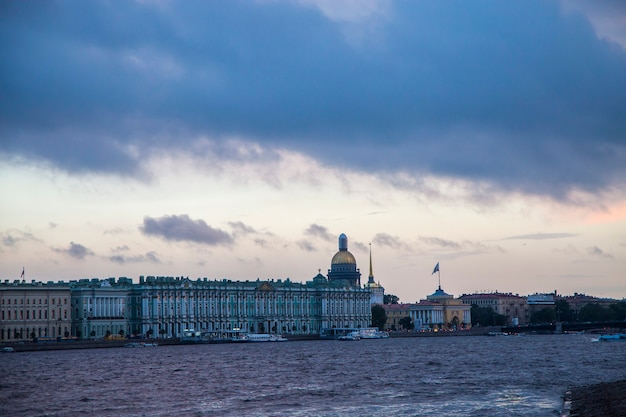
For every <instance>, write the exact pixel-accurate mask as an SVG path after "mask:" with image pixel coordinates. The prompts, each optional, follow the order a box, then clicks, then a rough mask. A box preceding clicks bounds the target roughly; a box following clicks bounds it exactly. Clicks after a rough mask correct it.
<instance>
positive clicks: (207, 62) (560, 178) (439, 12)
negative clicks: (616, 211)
mask: <svg viewBox="0 0 626 417" xmlns="http://www.w3.org/2000/svg"><path fill="white" fill-rule="evenodd" d="M2 7H3V11H2V13H0V45H1V48H2V52H0V59H1V67H0V75H1V77H0V91H1V94H2V96H1V97H2V100H0V126H1V127H0V152H4V153H5V154H8V155H11V156H22V157H24V156H25V157H28V158H31V159H33V160H42V161H47V162H51V163H53V164H55V165H57V166H59V167H61V168H63V169H66V170H68V171H71V172H84V171H97V172H110V173H118V174H121V175H137V174H138V172H139V166H140V163H141V158H142V157H146V156H149V155H150V152H151V151H155V150H159V149H162V148H164V147H165V148H167V147H181V148H184V147H187V146H189V144H190V142H191V141H192V140H194V139H195V138H197V137H199V136H209V137H211V138H216V139H219V138H221V137H225V136H229V135H235V136H239V137H243V138H247V139H249V140H252V141H257V142H259V143H261V144H263V145H266V146H267V147H269V148H272V147H277V146H280V147H287V148H289V149H294V150H297V151H301V152H306V153H308V154H310V155H312V156H314V157H316V158H319V159H320V160H322V161H324V162H326V163H330V164H336V165H340V166H348V167H350V168H352V169H359V170H360V169H365V167H366V168H367V169H368V170H370V171H371V170H378V171H395V170H402V171H406V172H409V173H413V174H415V175H420V174H423V173H434V174H439V175H445V176H451V177H462V178H466V179H470V180H480V181H488V182H491V183H493V184H495V185H497V186H498V188H500V189H506V190H511V191H522V192H529V193H536V194H544V195H552V196H554V197H557V198H559V197H563V196H564V195H565V193H566V192H567V191H569V190H576V189H582V190H585V191H589V192H597V191H601V190H603V189H605V188H608V187H610V186H612V185H616V184H621V183H623V181H624V180H625V179H626V173H625V171H626V168H625V167H626V156H625V155H626V122H625V120H626V94H625V92H626V51H625V50H624V49H622V48H620V47H618V46H617V45H616V44H612V43H610V42H606V41H604V40H601V39H599V38H598V37H597V36H596V35H595V33H594V31H593V29H592V27H591V25H590V23H589V21H588V20H587V19H586V18H585V17H584V16H583V15H581V14H576V13H573V12H564V11H562V10H561V9H560V8H559V3H558V2H555V1H546V0H538V1H528V2H523V3H522V2H519V3H511V2H501V1H487V2H481V3H479V4H476V3H474V2H461V3H454V4H450V3H447V2H440V1H423V2H414V1H397V2H392V3H391V7H390V10H389V16H386V17H385V18H383V19H382V20H381V21H380V22H377V23H378V24H377V25H373V26H372V27H369V26H368V28H367V29H370V30H363V33H362V34H361V37H360V38H358V37H357V38H358V39H356V40H354V37H351V38H350V37H347V36H346V35H345V33H346V31H345V30H343V29H344V28H343V27H342V26H341V24H339V23H337V22H333V21H331V20H329V19H327V18H325V17H324V16H323V15H322V14H321V13H320V12H319V11H317V10H316V9H315V8H312V7H301V6H299V5H298V4H297V3H290V2H249V1H242V2H237V1H229V2H185V6H184V7H180V5H177V4H176V3H175V2H174V3H154V4H153V3H150V2H143V3H142V2H120V3H117V2H116V3H109V2H97V3H96V2H81V1H76V2H72V1H68V2H61V3H55V2H45V3H32V2H9V3H4V4H3V6H2ZM620 10H622V9H617V8H616V12H617V13H619V12H620ZM355 26H356V29H355V30H356V31H357V32H358V23H356V24H355ZM352 29H354V27H353V28H352ZM137 149H141V152H136V150H137ZM329 149H332V152H329V151H328V150H329ZM221 150H223V151H224V152H223V153H224V154H223V155H222V156H223V157H224V158H231V157H236V155H234V156H233V155H231V154H230V152H229V151H228V150H227V147H226V148H222V147H220V146H219V145H218V146H217V148H216V150H215V151H216V152H218V153H220V152H221ZM346 155H350V157H349V158H346Z"/></svg>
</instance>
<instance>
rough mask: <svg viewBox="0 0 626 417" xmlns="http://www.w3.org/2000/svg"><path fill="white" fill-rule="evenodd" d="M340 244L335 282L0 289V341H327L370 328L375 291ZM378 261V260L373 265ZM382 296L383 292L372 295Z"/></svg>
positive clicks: (112, 282)
mask: <svg viewBox="0 0 626 417" xmlns="http://www.w3.org/2000/svg"><path fill="white" fill-rule="evenodd" d="M347 242H348V241H347V237H346V235H344V234H342V235H341V236H340V237H339V251H338V252H337V253H336V254H335V256H333V258H332V261H331V269H330V270H329V277H328V278H326V277H324V276H323V275H322V274H321V273H318V274H317V275H316V276H315V277H313V279H312V280H311V281H307V282H305V283H298V282H293V281H291V280H290V279H285V280H280V279H279V280H276V281H274V280H260V279H257V280H256V281H231V280H226V279H224V280H212V281H210V280H208V279H207V278H203V279H200V278H198V279H197V280H190V279H189V278H188V277H187V278H184V277H154V276H149V277H143V276H142V277H140V278H139V283H133V282H132V280H131V279H129V278H124V277H122V278H118V279H117V280H116V279H115V278H108V279H103V280H100V279H81V280H79V281H70V282H69V283H64V282H59V283H56V284H55V283H48V284H42V283H36V282H34V281H33V283H32V284H25V283H24V282H20V281H15V282H14V283H9V282H8V280H7V281H5V283H4V284H0V307H1V309H0V310H1V311H0V314H1V318H2V320H1V321H0V341H19V340H26V339H32V338H41V337H55V338H56V337H66V336H72V337H78V338H83V339H86V338H103V337H106V336H108V335H110V336H120V335H128V336H131V335H141V336H148V337H180V336H181V335H182V334H183V333H184V331H185V330H189V329H194V330H196V331H205V332H224V331H229V330H231V331H232V330H240V331H243V332H250V333H278V334H283V333H291V334H320V332H321V330H322V329H324V328H332V327H351V328H364V327H369V326H370V325H371V321H372V313H371V301H372V294H373V292H372V290H371V289H370V288H361V287H360V286H359V281H360V272H359V269H358V268H357V266H356V260H355V259H354V256H353V255H352V254H351V253H350V252H348V250H347V249H348V246H347ZM370 259H371V258H370ZM373 289H375V290H376V291H374V293H375V294H378V292H377V291H378V290H382V287H380V288H379V289H376V288H373Z"/></svg>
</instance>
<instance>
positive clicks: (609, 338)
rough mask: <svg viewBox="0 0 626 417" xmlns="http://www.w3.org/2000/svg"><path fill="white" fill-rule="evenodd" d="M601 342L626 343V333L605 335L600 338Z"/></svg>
mask: <svg viewBox="0 0 626 417" xmlns="http://www.w3.org/2000/svg"><path fill="white" fill-rule="evenodd" d="M598 341H599V342H626V333H618V334H603V335H602V336H600V337H598Z"/></svg>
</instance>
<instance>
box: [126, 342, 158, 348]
mask: <svg viewBox="0 0 626 417" xmlns="http://www.w3.org/2000/svg"><path fill="white" fill-rule="evenodd" d="M157 346H159V345H158V344H156V343H154V342H130V343H126V344H125V345H124V347H127V348H142V347H157Z"/></svg>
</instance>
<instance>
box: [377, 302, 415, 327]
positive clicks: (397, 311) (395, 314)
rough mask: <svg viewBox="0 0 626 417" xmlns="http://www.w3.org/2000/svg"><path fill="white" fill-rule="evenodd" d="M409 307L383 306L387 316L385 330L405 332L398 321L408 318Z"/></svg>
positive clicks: (401, 305) (397, 305) (406, 305)
mask: <svg viewBox="0 0 626 417" xmlns="http://www.w3.org/2000/svg"><path fill="white" fill-rule="evenodd" d="M410 307H411V304H383V308H384V309H385V315H386V316H387V321H386V322H385V329H390V330H407V329H405V328H404V327H403V326H402V325H401V324H400V320H402V319H404V318H406V317H409V309H410Z"/></svg>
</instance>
